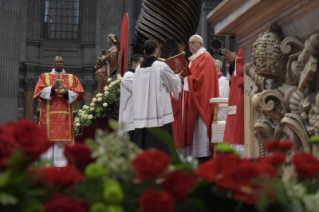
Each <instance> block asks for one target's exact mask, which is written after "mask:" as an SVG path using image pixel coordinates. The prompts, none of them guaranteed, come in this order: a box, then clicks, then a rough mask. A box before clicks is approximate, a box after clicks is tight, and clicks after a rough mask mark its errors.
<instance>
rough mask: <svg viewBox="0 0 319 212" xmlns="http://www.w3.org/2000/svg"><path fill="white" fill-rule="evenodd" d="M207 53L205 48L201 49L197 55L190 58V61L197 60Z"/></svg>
mask: <svg viewBox="0 0 319 212" xmlns="http://www.w3.org/2000/svg"><path fill="white" fill-rule="evenodd" d="M205 52H207V51H206V49H205V47H201V48H200V49H198V50H197V52H196V53H195V54H193V55H192V56H190V57H189V58H188V59H189V60H190V61H193V60H195V59H196V58H197V57H199V56H200V55H201V54H203V53H205Z"/></svg>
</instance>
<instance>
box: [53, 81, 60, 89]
mask: <svg viewBox="0 0 319 212" xmlns="http://www.w3.org/2000/svg"><path fill="white" fill-rule="evenodd" d="M59 86H60V83H59V82H58V81H55V83H54V84H53V85H52V88H53V89H54V90H55V89H57V88H58V87H59Z"/></svg>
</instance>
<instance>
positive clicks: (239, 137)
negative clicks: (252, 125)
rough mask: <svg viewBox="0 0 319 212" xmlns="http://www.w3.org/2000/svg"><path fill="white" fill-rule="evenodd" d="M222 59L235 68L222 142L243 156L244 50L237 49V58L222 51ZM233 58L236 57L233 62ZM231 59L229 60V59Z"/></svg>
mask: <svg viewBox="0 0 319 212" xmlns="http://www.w3.org/2000/svg"><path fill="white" fill-rule="evenodd" d="M222 53H223V55H224V56H223V58H224V59H226V60H227V61H229V63H230V65H231V68H230V72H231V71H232V68H235V69H234V71H233V72H232V73H230V74H232V78H231V86H230V92H229V98H228V114H227V119H226V127H225V132H224V142H225V143H229V144H232V145H234V146H235V147H236V146H237V147H238V148H236V149H237V150H239V152H240V153H241V155H242V156H244V154H245V152H244V144H245V136H244V50H243V49H239V51H238V54H237V57H236V55H234V56H232V54H235V53H233V52H229V51H228V50H226V49H223V50H222ZM233 57H236V59H235V60H233ZM230 58H231V59H230Z"/></svg>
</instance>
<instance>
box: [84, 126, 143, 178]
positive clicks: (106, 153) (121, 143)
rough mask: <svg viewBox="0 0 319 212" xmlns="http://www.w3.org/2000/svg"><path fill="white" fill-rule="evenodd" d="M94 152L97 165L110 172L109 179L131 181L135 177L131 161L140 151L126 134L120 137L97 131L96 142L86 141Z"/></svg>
mask: <svg viewBox="0 0 319 212" xmlns="http://www.w3.org/2000/svg"><path fill="white" fill-rule="evenodd" d="M85 143H86V144H87V145H88V146H89V147H90V149H91V150H92V152H93V153H92V155H93V157H96V158H97V160H96V163H97V164H99V165H101V166H102V167H103V168H105V169H106V170H108V172H109V173H108V176H107V178H108V179H114V180H120V181H130V180H132V179H133V178H134V177H135V173H134V171H133V170H132V168H131V161H132V160H133V158H135V156H136V155H137V154H138V153H140V151H141V150H140V149H139V148H138V147H137V146H136V145H135V144H134V143H133V142H131V141H130V139H129V136H128V135H127V134H126V133H125V134H124V135H123V136H119V135H118V133H117V132H113V133H107V132H103V131H102V130H99V129H98V130H96V132H95V141H94V140H90V139H88V140H86V141H85Z"/></svg>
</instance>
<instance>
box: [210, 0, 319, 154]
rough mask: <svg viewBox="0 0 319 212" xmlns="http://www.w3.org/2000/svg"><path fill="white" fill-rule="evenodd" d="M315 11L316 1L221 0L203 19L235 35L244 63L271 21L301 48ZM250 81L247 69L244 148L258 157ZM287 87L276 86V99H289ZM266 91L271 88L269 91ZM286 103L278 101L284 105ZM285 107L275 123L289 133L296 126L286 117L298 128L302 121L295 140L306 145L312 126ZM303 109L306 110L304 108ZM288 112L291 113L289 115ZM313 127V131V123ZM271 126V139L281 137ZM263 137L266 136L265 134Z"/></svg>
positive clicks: (314, 21) (217, 29) (315, 28)
mask: <svg viewBox="0 0 319 212" xmlns="http://www.w3.org/2000/svg"><path fill="white" fill-rule="evenodd" d="M318 11H319V1H315V0H280V1H278V0H267V1H262V0H224V1H223V2H222V3H221V4H220V5H219V6H217V7H216V8H215V9H214V10H213V11H212V12H211V13H210V14H208V16H207V20H208V21H209V22H212V23H213V24H214V26H215V27H214V30H215V33H216V34H219V35H234V36H237V44H238V46H239V47H240V48H243V49H244V52H245V63H246V62H250V61H251V58H252V56H251V55H252V50H253V44H254V42H255V41H256V39H257V38H258V36H259V35H260V33H262V32H265V31H269V30H270V28H271V26H272V25H273V24H277V25H278V26H279V28H280V30H281V32H282V34H283V36H284V37H286V38H287V37H290V36H292V37H296V38H297V40H298V42H299V44H300V43H301V48H300V49H299V51H300V50H302V48H304V46H302V45H303V43H304V41H306V40H307V39H309V37H310V35H312V34H314V33H318V32H319V25H318V24H317V22H318V20H319V13H318ZM287 42H288V41H287ZM298 42H297V43H298ZM288 44H289V42H288V43H286V44H285V45H287V46H288ZM299 44H298V45H299ZM297 50H298V48H297ZM297 52H298V51H297ZM295 53H296V52H295ZM285 54H286V55H287V56H289V54H290V53H287V52H286V53H285ZM289 67H291V66H289V65H288V66H287V69H288V68H289ZM285 68H286V67H284V69H285ZM298 80H299V78H298ZM300 80H302V79H300ZM252 82H253V80H252V78H251V76H248V75H247V72H245V91H246V93H245V142H246V143H245V148H246V156H247V157H258V156H259V155H260V154H261V152H262V149H261V146H260V145H259V144H260V140H259V141H258V139H257V138H256V135H255V132H256V131H255V130H256V128H255V127H254V126H255V123H256V122H257V119H259V118H260V117H259V115H260V114H257V113H256V112H255V110H256V109H255V108H253V105H252V100H251V97H252V96H253V95H252V94H251V93H249V92H250V91H252V90H253V89H251V88H253V87H254V86H255V85H254V83H252ZM286 82H287V80H286ZM285 86H286V87H285ZM255 88H256V86H255ZM268 89H269V88H268ZM289 89H293V88H292V86H290V85H289V83H287V84H285V83H284V84H283V85H282V87H279V88H278V92H277V91H276V92H277V93H279V94H280V95H279V96H280V98H281V95H282V96H284V97H285V99H284V101H287V102H289V101H290V97H289V96H287V95H286V93H285V92H287V91H289ZM294 89H296V88H294ZM298 89H299V88H298ZM269 92H272V91H271V90H270V91H269ZM292 93H293V92H292ZM309 98H310V97H309ZM301 99H303V98H301ZM302 101H306V100H302ZM287 102H284V103H281V104H285V105H286V104H287ZM279 105H280V104H279ZM288 105H289V104H288ZM286 106H287V105H286ZM288 107H289V106H288ZM297 107H298V105H297ZM300 107H301V105H300ZM309 107H310V106H309ZM310 108H311V107H310ZM286 109H287V114H283V115H284V117H285V118H283V119H282V121H281V122H280V121H279V122H278V123H279V124H283V128H282V131H283V132H284V130H286V132H285V133H287V130H288V131H290V132H289V133H290V134H294V133H295V132H297V128H295V129H294V128H292V126H293V125H291V126H289V124H291V122H287V121H286V120H287V119H289V120H290V121H291V120H292V119H294V118H295V119H294V120H295V121H296V122H298V123H299V124H300V126H299V127H300V129H301V128H302V127H304V125H303V124H305V125H306V127H304V129H305V130H304V131H300V132H298V135H297V136H296V137H295V138H296V140H299V141H298V142H302V146H304V147H306V146H307V144H306V141H305V140H307V136H309V135H311V132H310V131H308V132H307V130H306V129H311V127H312V126H310V125H309V123H302V121H301V120H302V119H301V118H300V120H299V115H298V114H297V115H296V116H295V115H294V114H296V113H298V111H297V112H295V113H294V112H293V111H292V110H291V108H285V107H284V108H283V110H286ZM290 111H291V112H290ZM305 112H308V111H307V110H306V109H305ZM288 113H289V114H293V115H289V114H288ZM303 117H304V116H303ZM298 120H299V121H298ZM307 124H308V125H309V126H308V125H307ZM309 127H310V128H309ZM288 128H289V129H288ZM314 128H315V130H316V127H315V126H314ZM274 129H276V130H277V131H276V133H277V134H276V135H271V137H272V136H273V137H272V138H274V139H281V138H282V137H280V133H281V131H280V130H281V129H280V128H278V127H277V128H276V126H274ZM312 133H313V132H312ZM264 136H265V137H267V136H269V135H264ZM276 136H277V137H276ZM292 140H293V139H292ZM294 141H295V140H294ZM305 151H306V149H305Z"/></svg>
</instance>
